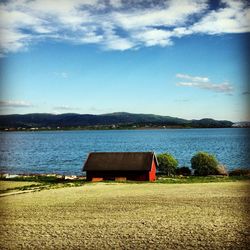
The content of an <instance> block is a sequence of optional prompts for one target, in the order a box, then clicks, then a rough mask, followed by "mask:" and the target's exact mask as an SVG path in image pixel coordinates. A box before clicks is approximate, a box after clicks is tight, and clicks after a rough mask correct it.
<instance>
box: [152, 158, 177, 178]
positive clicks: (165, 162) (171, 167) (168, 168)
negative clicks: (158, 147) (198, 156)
mask: <svg viewBox="0 0 250 250" xmlns="http://www.w3.org/2000/svg"><path fill="white" fill-rule="evenodd" d="M157 160H158V163H159V167H158V169H159V171H160V172H161V173H164V174H166V175H168V176H169V175H171V174H174V173H175V169H176V167H177V165H178V161H177V160H176V159H175V158H174V157H173V156H172V155H171V154H168V153H163V154H159V155H157Z"/></svg>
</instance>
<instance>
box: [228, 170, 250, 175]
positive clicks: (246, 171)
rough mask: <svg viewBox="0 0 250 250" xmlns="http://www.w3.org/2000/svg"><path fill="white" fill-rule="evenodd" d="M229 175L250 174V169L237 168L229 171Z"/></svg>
mask: <svg viewBox="0 0 250 250" xmlns="http://www.w3.org/2000/svg"><path fill="white" fill-rule="evenodd" d="M229 176H250V169H247V168H236V169H234V170H232V171H230V172H229Z"/></svg>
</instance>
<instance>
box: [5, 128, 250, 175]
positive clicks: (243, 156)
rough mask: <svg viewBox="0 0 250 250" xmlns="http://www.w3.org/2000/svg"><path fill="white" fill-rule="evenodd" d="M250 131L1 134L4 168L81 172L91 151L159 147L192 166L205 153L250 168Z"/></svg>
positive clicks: (231, 166)
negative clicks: (191, 163)
mask: <svg viewBox="0 0 250 250" xmlns="http://www.w3.org/2000/svg"><path fill="white" fill-rule="evenodd" d="M249 132H250V129H166V130H106V131H56V132H54V131H53V132H11V133H8V132H7V133H6V132H2V133H0V141H1V147H0V152H1V156H0V157H1V158H0V171H1V172H9V173H61V174H81V168H82V165H83V162H84V161H85V159H86V157H87V155H88V153H89V152H91V151H155V152H156V153H161V152H169V153H171V154H173V155H174V156H175V157H176V158H177V159H178V160H179V164H180V165H181V166H183V165H186V166H190V159H191V157H192V156H193V155H194V154H195V153H196V152H197V151H207V152H209V153H212V154H214V155H216V157H217V159H218V160H219V161H220V162H221V163H222V164H224V165H226V166H227V167H228V168H229V169H233V168H236V167H249V168H250V157H249V153H248V152H250V150H249V149H250V140H249Z"/></svg>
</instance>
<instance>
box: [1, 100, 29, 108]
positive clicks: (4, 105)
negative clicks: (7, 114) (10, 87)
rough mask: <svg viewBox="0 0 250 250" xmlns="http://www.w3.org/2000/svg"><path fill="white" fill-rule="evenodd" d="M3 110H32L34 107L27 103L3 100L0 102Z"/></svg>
mask: <svg viewBox="0 0 250 250" xmlns="http://www.w3.org/2000/svg"><path fill="white" fill-rule="evenodd" d="M0 107H1V108H30V107H33V105H32V104H31V103H29V102H25V101H12V100H7V101H5V100H2V101H0Z"/></svg>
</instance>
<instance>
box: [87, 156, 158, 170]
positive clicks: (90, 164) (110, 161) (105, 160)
mask: <svg viewBox="0 0 250 250" xmlns="http://www.w3.org/2000/svg"><path fill="white" fill-rule="evenodd" d="M153 160H154V161H155V163H156V166H158V162H157V158H156V156H155V154H154V152H100V153H99V152H98V153H90V154H89V156H88V158H87V160H86V162H85V164H84V166H83V171H89V170H90V171H110V170H113V171H145V170H147V171H149V170H150V169H151V165H152V161H153Z"/></svg>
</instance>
